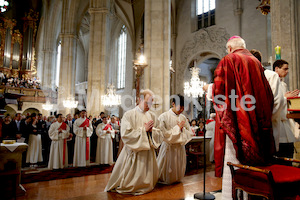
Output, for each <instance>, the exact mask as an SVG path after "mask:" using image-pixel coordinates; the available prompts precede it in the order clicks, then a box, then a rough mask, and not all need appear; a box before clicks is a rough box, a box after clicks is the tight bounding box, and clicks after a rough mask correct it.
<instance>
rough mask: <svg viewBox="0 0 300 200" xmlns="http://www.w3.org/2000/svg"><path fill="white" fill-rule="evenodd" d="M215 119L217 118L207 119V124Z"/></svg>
mask: <svg viewBox="0 0 300 200" xmlns="http://www.w3.org/2000/svg"><path fill="white" fill-rule="evenodd" d="M213 121H215V120H213V119H208V120H207V121H206V124H209V123H210V122H213Z"/></svg>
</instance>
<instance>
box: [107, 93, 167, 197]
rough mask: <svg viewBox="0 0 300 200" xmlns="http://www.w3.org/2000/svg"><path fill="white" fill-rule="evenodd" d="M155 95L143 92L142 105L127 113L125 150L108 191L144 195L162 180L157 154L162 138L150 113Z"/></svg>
mask: <svg viewBox="0 0 300 200" xmlns="http://www.w3.org/2000/svg"><path fill="white" fill-rule="evenodd" d="M153 95H154V94H153V92H152V91H151V90H148V89H147V90H142V91H141V92H140V96H139V105H138V106H136V107H135V108H134V109H132V110H129V111H127V112H126V113H125V114H124V116H123V118H122V121H121V124H122V126H121V136H122V140H123V142H124V147H123V149H122V151H121V153H120V156H119V157H118V159H117V162H116V164H115V166H114V169H113V171H112V174H111V176H110V179H109V181H108V183H107V186H106V188H105V191H112V192H118V193H121V194H133V195H141V194H145V193H147V192H150V191H152V190H153V188H154V186H155V184H156V183H157V180H158V167H157V162H156V154H155V150H154V149H156V148H158V147H159V145H160V143H161V140H162V135H161V131H160V129H159V128H158V125H159V123H158V120H157V118H156V116H155V114H154V113H153V112H151V111H149V109H150V107H151V104H152V97H153Z"/></svg>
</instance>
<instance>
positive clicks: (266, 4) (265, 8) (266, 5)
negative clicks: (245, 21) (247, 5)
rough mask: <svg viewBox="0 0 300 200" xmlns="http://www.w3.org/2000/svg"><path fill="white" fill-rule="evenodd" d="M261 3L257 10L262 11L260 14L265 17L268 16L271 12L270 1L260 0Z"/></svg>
mask: <svg viewBox="0 0 300 200" xmlns="http://www.w3.org/2000/svg"><path fill="white" fill-rule="evenodd" d="M260 1H261V3H260V4H259V5H258V6H257V7H256V9H257V10H259V9H260V12H261V13H262V14H263V15H267V14H268V13H269V12H270V9H271V5H270V0H260Z"/></svg>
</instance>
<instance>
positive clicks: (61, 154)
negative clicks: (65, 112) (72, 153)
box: [48, 114, 72, 169]
mask: <svg viewBox="0 0 300 200" xmlns="http://www.w3.org/2000/svg"><path fill="white" fill-rule="evenodd" d="M56 119H57V121H56V122H54V123H53V124H51V126H50V128H49V131H48V134H49V137H50V139H51V140H52V142H51V147H50V156H49V163H48V168H49V169H62V168H64V167H67V166H68V147H67V138H69V137H71V136H72V134H71V133H70V127H69V126H68V125H67V124H66V123H65V122H63V120H62V114H58V115H57V116H56Z"/></svg>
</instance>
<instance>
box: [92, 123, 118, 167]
mask: <svg viewBox="0 0 300 200" xmlns="http://www.w3.org/2000/svg"><path fill="white" fill-rule="evenodd" d="M96 134H97V136H98V142H97V151H96V163H98V164H109V165H111V164H113V162H114V160H113V142H112V139H113V138H115V130H114V129H113V127H112V126H111V125H110V124H109V123H107V118H106V117H103V118H102V123H101V124H99V125H98V126H97V128H96Z"/></svg>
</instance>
